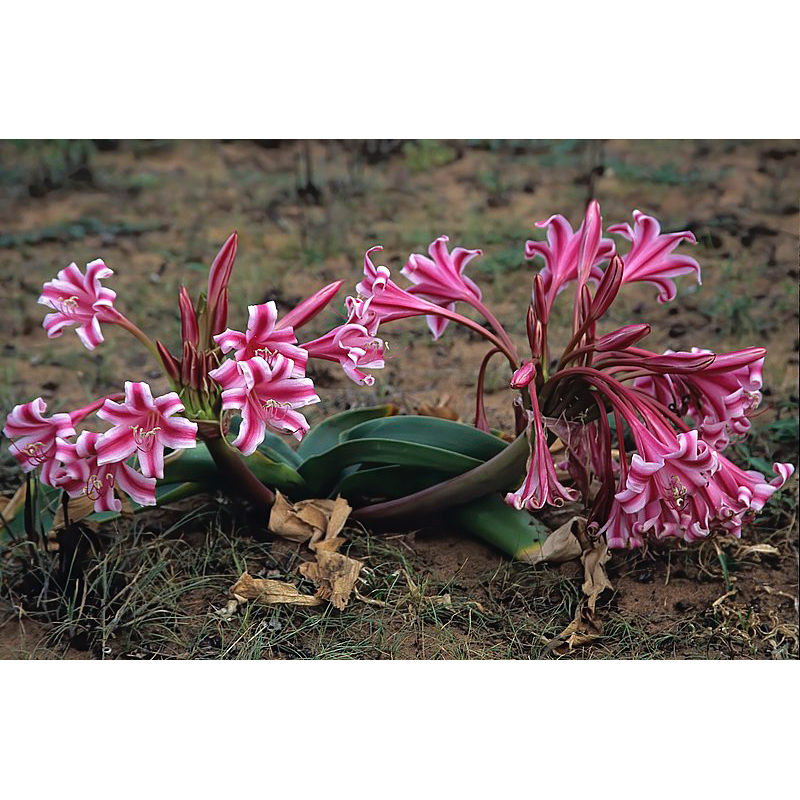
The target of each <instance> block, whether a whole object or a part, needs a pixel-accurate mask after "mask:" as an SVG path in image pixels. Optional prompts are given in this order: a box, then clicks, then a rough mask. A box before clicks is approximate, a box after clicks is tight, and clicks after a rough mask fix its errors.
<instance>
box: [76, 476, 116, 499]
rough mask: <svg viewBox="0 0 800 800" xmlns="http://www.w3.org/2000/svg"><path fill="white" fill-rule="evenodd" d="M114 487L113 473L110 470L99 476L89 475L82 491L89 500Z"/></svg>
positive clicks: (97, 497)
mask: <svg viewBox="0 0 800 800" xmlns="http://www.w3.org/2000/svg"><path fill="white" fill-rule="evenodd" d="M113 488H114V475H113V474H112V473H110V472H106V474H105V475H104V476H103V477H102V478H101V477H100V476H99V475H96V474H94V475H90V476H89V478H88V480H87V481H86V485H85V486H84V487H83V493H84V494H85V495H86V496H87V497H88V498H89V499H90V500H98V499H99V498H100V497H102V495H103V494H105V492H106V491H107V490H108V489H113Z"/></svg>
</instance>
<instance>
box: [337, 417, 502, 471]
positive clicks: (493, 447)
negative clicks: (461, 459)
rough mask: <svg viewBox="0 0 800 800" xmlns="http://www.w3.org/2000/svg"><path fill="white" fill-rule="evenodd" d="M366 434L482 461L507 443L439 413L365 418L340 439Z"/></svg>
mask: <svg viewBox="0 0 800 800" xmlns="http://www.w3.org/2000/svg"><path fill="white" fill-rule="evenodd" d="M367 438H369V439H395V440H398V441H402V442H417V443H418V444H427V445H430V446H432V447H440V448H441V449H443V450H452V451H453V452H454V453H461V454H462V455H465V456H471V457H472V458H477V459H479V460H481V461H488V460H489V459H490V458H493V457H494V456H496V455H497V454H498V453H500V452H501V451H502V450H505V449H506V447H508V445H507V443H506V442H504V441H503V440H502V439H498V438H497V437H496V436H492V434H490V433H486V432H485V431H481V430H478V429H477V428H475V427H473V426H472V425H465V424H464V423H463V422H453V421H452V420H449V419H439V418H438V417H418V416H401V417H388V418H386V419H376V420H371V421H370V422H364V423H362V424H361V425H356V426H355V427H352V428H350V429H349V430H347V431H344V432H343V433H342V434H341V436H340V437H339V441H341V442H346V441H351V440H353V439H367Z"/></svg>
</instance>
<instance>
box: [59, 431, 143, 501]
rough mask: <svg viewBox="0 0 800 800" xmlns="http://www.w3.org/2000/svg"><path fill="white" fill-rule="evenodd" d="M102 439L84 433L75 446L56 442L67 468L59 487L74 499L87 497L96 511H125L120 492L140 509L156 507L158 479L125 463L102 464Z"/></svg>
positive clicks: (61, 458) (96, 435)
mask: <svg viewBox="0 0 800 800" xmlns="http://www.w3.org/2000/svg"><path fill="white" fill-rule="evenodd" d="M101 438H102V437H101V436H100V434H98V433H94V432H91V431H84V432H83V433H82V434H81V435H80V436H79V437H78V439H77V441H76V442H75V444H71V443H70V442H67V441H65V440H64V439H61V438H59V439H57V440H56V453H57V456H58V458H59V460H60V461H62V462H63V463H64V465H65V472H64V474H63V475H62V477H61V479H60V480H59V482H58V485H59V486H60V487H61V488H62V489H64V491H65V492H67V494H68V495H69V496H70V497H79V496H80V495H85V496H86V497H88V498H90V499H91V500H93V501H94V510H95V511H122V503H121V502H120V500H119V498H118V495H119V493H120V492H125V493H126V494H127V495H129V496H130V497H132V498H133V499H134V500H135V501H136V502H137V503H139V504H140V505H143V506H153V505H155V503H156V479H155V478H147V477H145V476H144V475H142V474H141V473H140V472H137V471H136V470H135V469H133V467H131V466H129V465H128V464H126V463H125V459H121V460H119V461H102V460H101V459H100V458H99V454H98V446H99V442H100V439H101Z"/></svg>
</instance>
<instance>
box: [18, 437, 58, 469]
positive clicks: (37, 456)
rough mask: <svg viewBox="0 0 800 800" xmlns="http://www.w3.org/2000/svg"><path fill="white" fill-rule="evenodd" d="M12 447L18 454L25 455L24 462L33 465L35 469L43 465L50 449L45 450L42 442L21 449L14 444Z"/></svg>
mask: <svg viewBox="0 0 800 800" xmlns="http://www.w3.org/2000/svg"><path fill="white" fill-rule="evenodd" d="M14 447H16V448H17V452H18V453H23V454H24V455H25V460H26V461H27V462H28V463H29V464H33V465H34V466H36V467H38V466H39V465H40V464H44V462H45V461H47V459H48V457H49V454H50V448H48V449H45V446H44V442H32V443H31V444H29V445H26V446H25V447H22V448H21V447H19V445H18V444H17V443H16V442H15V443H14Z"/></svg>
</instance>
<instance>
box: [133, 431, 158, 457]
mask: <svg viewBox="0 0 800 800" xmlns="http://www.w3.org/2000/svg"><path fill="white" fill-rule="evenodd" d="M131 430H132V431H133V441H134V442H136V449H137V450H142V451H145V452H147V451H149V450H152V449H153V444H154V443H155V440H156V435H157V434H158V432H159V431H160V430H161V427H160V426H159V425H156V426H155V427H154V428H151V429H150V430H149V431H146V430H145V429H144V428H143V427H142V426H141V425H131Z"/></svg>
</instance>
